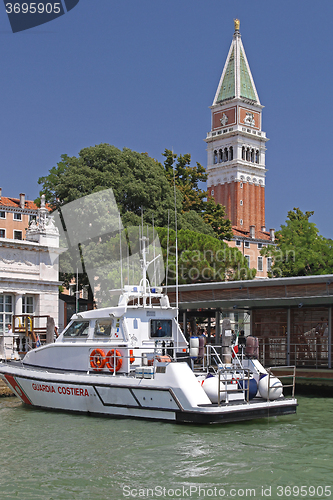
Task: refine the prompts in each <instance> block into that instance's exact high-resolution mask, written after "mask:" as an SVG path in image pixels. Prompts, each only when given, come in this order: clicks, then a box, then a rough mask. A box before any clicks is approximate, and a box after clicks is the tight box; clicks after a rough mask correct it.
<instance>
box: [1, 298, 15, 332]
mask: <svg viewBox="0 0 333 500" xmlns="http://www.w3.org/2000/svg"><path fill="white" fill-rule="evenodd" d="M13 313H14V311H13V296H12V295H6V294H0V335H4V333H7V332H8V325H11V324H12V315H13Z"/></svg>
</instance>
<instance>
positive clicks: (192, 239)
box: [157, 228, 256, 284]
mask: <svg viewBox="0 0 333 500" xmlns="http://www.w3.org/2000/svg"><path fill="white" fill-rule="evenodd" d="M157 232H158V235H159V238H160V242H161V246H162V249H163V259H164V263H165V266H166V268H167V270H168V284H174V283H175V280H176V271H175V270H176V252H175V249H176V233H175V231H173V230H169V249H170V250H169V255H167V247H168V244H167V240H168V230H167V229H166V228H157ZM177 248H178V279H179V283H200V282H207V281H226V280H229V281H236V280H243V279H253V278H254V277H255V275H256V270H255V269H249V267H248V264H247V260H246V259H245V257H244V256H243V254H242V253H241V252H240V251H239V250H238V249H237V248H231V247H229V246H228V245H227V243H225V242H224V241H221V240H218V239H217V238H215V237H211V236H208V235H205V234H200V233H197V232H194V231H188V230H182V229H181V230H179V231H178V241H177Z"/></svg>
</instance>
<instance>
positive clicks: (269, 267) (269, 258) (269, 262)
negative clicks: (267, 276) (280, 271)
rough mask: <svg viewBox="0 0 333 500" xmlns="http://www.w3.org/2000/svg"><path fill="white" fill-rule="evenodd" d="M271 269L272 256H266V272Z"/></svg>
mask: <svg viewBox="0 0 333 500" xmlns="http://www.w3.org/2000/svg"><path fill="white" fill-rule="evenodd" d="M271 270H272V257H267V272H268V273H269V272H270V271H271Z"/></svg>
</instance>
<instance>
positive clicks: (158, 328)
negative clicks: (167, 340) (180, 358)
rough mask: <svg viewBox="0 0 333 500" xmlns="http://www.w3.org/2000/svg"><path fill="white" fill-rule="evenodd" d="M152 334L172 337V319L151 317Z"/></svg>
mask: <svg viewBox="0 0 333 500" xmlns="http://www.w3.org/2000/svg"><path fill="white" fill-rule="evenodd" d="M150 336H151V337H152V338H160V337H172V320H171V319H151V320H150Z"/></svg>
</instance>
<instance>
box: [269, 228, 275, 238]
mask: <svg viewBox="0 0 333 500" xmlns="http://www.w3.org/2000/svg"><path fill="white" fill-rule="evenodd" d="M269 232H270V234H271V240H272V241H275V229H270V230H269Z"/></svg>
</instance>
